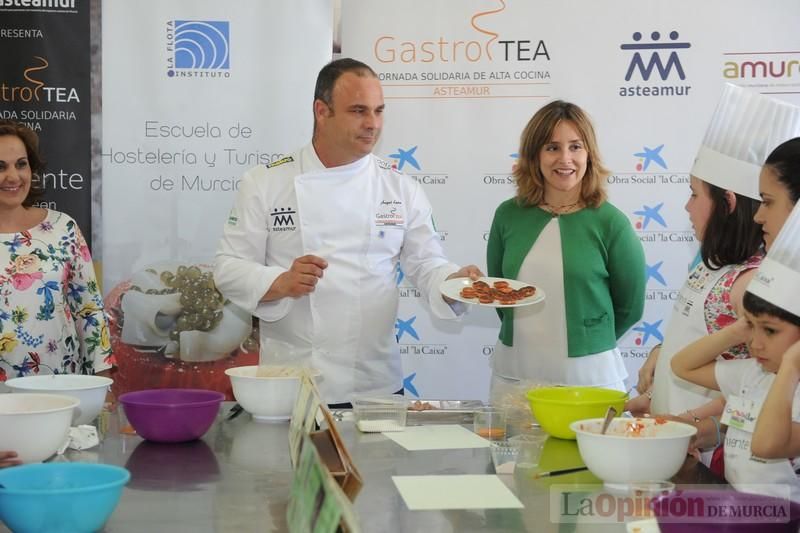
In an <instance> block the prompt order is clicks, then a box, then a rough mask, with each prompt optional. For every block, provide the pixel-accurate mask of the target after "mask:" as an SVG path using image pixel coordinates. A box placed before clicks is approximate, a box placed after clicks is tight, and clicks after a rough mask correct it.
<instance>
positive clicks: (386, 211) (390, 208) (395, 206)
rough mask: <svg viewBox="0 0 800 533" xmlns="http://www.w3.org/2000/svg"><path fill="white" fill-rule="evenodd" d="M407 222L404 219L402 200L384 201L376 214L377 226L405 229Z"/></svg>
mask: <svg viewBox="0 0 800 533" xmlns="http://www.w3.org/2000/svg"><path fill="white" fill-rule="evenodd" d="M405 223H406V221H405V218H404V217H403V202H402V201H401V200H382V201H381V203H380V205H379V206H378V212H377V213H375V225H376V226H394V227H403V226H404V225H405Z"/></svg>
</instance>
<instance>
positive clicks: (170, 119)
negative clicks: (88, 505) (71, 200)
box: [102, 0, 333, 393]
mask: <svg viewBox="0 0 800 533" xmlns="http://www.w3.org/2000/svg"><path fill="white" fill-rule="evenodd" d="M332 19H333V7H332V5H331V3H330V1H329V0H324V1H320V0H299V1H293V2H282V1H280V0H242V1H237V2H232V3H231V2H217V1H213V0H184V1H171V2H162V1H159V0H138V1H128V2H108V3H104V4H103V25H102V27H103V148H102V163H103V181H104V183H103V253H104V261H103V275H104V277H103V279H104V281H105V283H104V288H105V290H106V291H107V295H106V307H107V308H108V311H109V314H110V315H111V317H112V345H113V347H114V350H115V355H116V357H117V361H118V365H119V370H120V372H119V373H118V377H117V378H115V380H116V381H115V384H114V386H115V387H118V388H119V390H120V391H124V390H131V389H140V388H149V387H154V386H160V387H163V386H184V387H186V386H189V387H190V386H202V387H204V388H213V389H217V390H224V391H225V392H227V393H230V382H229V380H228V378H227V376H226V375H225V374H224V373H223V371H224V369H225V368H228V367H230V366H237V365H246V364H253V363H254V362H257V360H258V357H257V351H258V350H257V345H256V346H254V345H253V344H249V343H248V342H247V341H245V342H242V341H243V339H245V338H246V337H247V336H248V335H249V334H250V331H251V318H250V316H249V315H247V314H246V313H245V312H244V311H242V310H241V309H237V308H233V307H232V306H231V305H230V304H227V303H224V299H222V298H221V297H220V296H218V295H217V294H216V293H215V290H214V287H213V281H212V276H211V272H210V265H211V263H212V262H213V257H214V252H215V250H216V247H217V244H218V241H219V238H220V236H221V234H222V228H223V225H224V224H225V221H226V219H227V216H228V213H229V212H230V209H231V207H232V205H233V200H234V195H235V193H236V191H237V190H238V187H239V180H240V177H241V175H242V174H243V173H244V171H245V170H247V169H249V168H252V167H254V166H256V165H260V164H268V163H271V162H273V161H276V160H278V159H280V158H282V157H283V156H284V154H286V153H289V152H290V151H292V150H294V149H296V148H298V147H300V146H303V145H304V144H306V143H307V142H308V141H309V139H310V138H311V131H312V124H313V114H312V102H313V95H314V83H315V80H316V75H317V72H318V71H319V69H320V68H321V67H322V66H323V65H324V64H325V63H327V62H328V61H330V59H331V43H332V40H333V37H332V25H333V22H332ZM299 36H302V38H298V37H299ZM123 297H124V298H123Z"/></svg>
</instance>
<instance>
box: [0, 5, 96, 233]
mask: <svg viewBox="0 0 800 533" xmlns="http://www.w3.org/2000/svg"><path fill="white" fill-rule="evenodd" d="M9 4H11V2H5V3H3V4H2V5H0V49H2V50H3V53H2V54H0V118H4V119H10V120H15V121H18V122H22V123H24V124H25V125H27V126H28V127H30V128H32V129H33V130H34V131H36V133H38V134H39V136H40V138H41V152H42V156H43V157H44V159H45V161H46V163H47V167H46V169H45V172H44V173H43V175H42V176H40V178H41V179H42V180H43V184H44V188H45V191H46V192H45V196H44V197H43V198H42V199H40V200H39V201H38V203H37V204H36V205H38V206H40V207H46V208H49V209H55V210H58V211H63V212H65V213H67V214H69V215H70V216H71V217H72V218H74V219H75V221H76V222H77V223H78V227H80V229H81V231H82V233H83V236H84V237H85V238H86V241H87V242H88V243H89V246H90V247H91V245H92V242H91V239H92V225H91V194H92V187H91V136H90V127H91V115H90V104H91V99H90V82H89V59H90V55H89V2H80V1H74V0H72V1H66V2H46V3H44V4H42V3H40V2H27V3H24V4H26V7H19V6H10V5H9ZM14 4H18V2H14ZM19 4H21V3H19ZM50 4H53V5H50ZM42 5H48V6H49V7H41V6H42Z"/></svg>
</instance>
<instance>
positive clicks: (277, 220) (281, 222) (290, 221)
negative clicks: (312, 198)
mask: <svg viewBox="0 0 800 533" xmlns="http://www.w3.org/2000/svg"><path fill="white" fill-rule="evenodd" d="M269 217H270V220H271V221H272V226H271V227H270V229H271V230H272V231H294V230H296V229H297V225H296V224H295V218H297V209H295V208H294V207H273V208H272V212H271V213H270V214H269Z"/></svg>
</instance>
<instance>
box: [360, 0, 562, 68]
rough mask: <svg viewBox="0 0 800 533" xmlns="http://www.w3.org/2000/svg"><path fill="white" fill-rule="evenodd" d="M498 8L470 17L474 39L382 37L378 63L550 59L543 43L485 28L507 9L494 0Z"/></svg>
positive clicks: (377, 49)
mask: <svg viewBox="0 0 800 533" xmlns="http://www.w3.org/2000/svg"><path fill="white" fill-rule="evenodd" d="M496 3H497V8H496V9H491V10H488V11H481V12H478V13H475V14H473V15H472V16H471V17H470V19H469V23H470V27H471V28H472V29H473V30H474V31H475V32H476V34H477V35H476V36H475V38H474V39H467V40H464V39H453V38H447V37H445V36H443V35H439V36H438V37H431V38H428V39H404V38H402V37H399V36H397V35H391V34H390V35H381V36H380V37H378V38H377V39H375V43H374V45H373V48H372V51H373V55H374V57H375V59H376V60H377V61H378V62H380V63H396V62H400V63H444V64H449V63H456V64H457V63H477V62H479V61H484V60H488V61H494V59H495V57H497V58H498V59H502V60H503V61H536V60H540V59H546V60H548V61H549V60H550V54H549V52H548V51H547V46H546V45H545V42H544V41H543V40H541V39H539V40H538V41H537V40H535V39H508V38H501V37H500V34H499V33H497V32H495V31H492V30H491V29H489V28H487V27H486V26H485V23H484V21H483V20H481V19H483V18H486V17H490V16H494V15H498V14H499V13H502V12H503V11H505V9H506V3H505V1H504V0H496Z"/></svg>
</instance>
